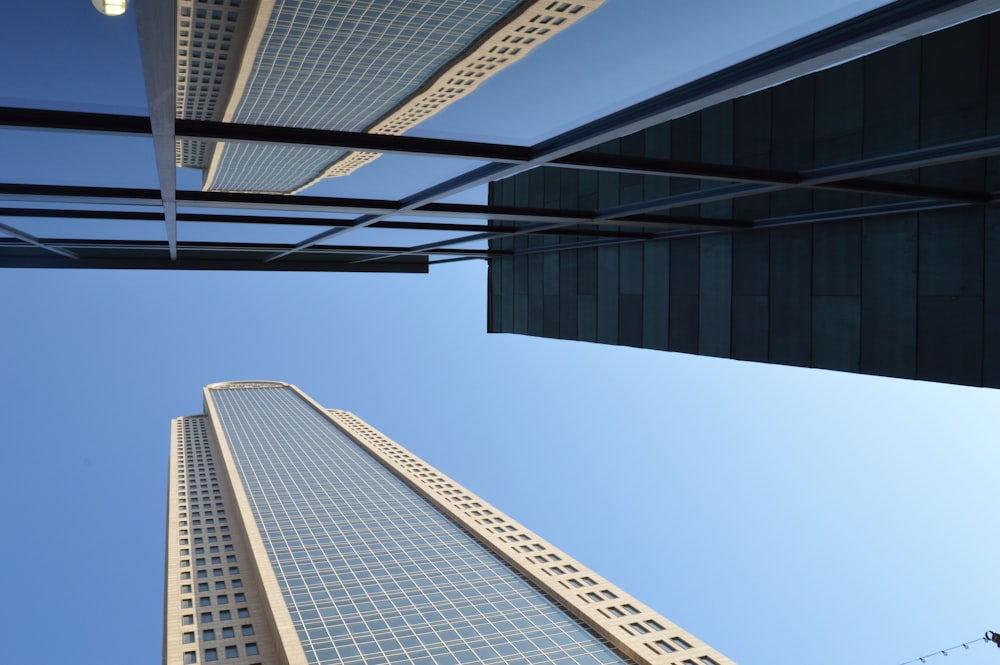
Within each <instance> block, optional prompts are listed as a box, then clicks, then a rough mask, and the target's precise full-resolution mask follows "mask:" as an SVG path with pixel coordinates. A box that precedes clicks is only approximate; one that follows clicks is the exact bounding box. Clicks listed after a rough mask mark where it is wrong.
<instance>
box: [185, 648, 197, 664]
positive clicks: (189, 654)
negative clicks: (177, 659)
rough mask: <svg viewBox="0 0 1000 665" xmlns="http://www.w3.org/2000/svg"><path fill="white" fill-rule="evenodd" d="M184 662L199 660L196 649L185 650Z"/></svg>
mask: <svg viewBox="0 0 1000 665" xmlns="http://www.w3.org/2000/svg"><path fill="white" fill-rule="evenodd" d="M184 662H185V663H197V662H198V655H197V654H196V653H195V652H194V651H185V652H184Z"/></svg>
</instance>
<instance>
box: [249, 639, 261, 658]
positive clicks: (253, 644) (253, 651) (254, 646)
mask: <svg viewBox="0 0 1000 665" xmlns="http://www.w3.org/2000/svg"><path fill="white" fill-rule="evenodd" d="M259 653H260V650H259V649H258V648H257V643H256V642H251V643H250V644H248V645H247V655H248V656H256V655H257V654H259Z"/></svg>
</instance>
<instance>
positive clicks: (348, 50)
mask: <svg viewBox="0 0 1000 665" xmlns="http://www.w3.org/2000/svg"><path fill="white" fill-rule="evenodd" d="M602 2H603V0H573V1H572V2H561V1H553V0H432V1H427V0H395V1H394V2H369V1H367V0H361V1H359V0H309V1H303V0H179V2H178V16H177V117H178V118H183V119H192V120H221V121H225V122H235V123H244V124H264V125H276V126H284V127H303V128H310V129H328V130H340V131H353V132H372V133H378V134H402V133H403V132H405V131H406V130H408V129H410V128H411V127H413V126H414V125H416V124H417V123H419V122H421V121H422V120H424V119H426V118H427V117H429V116H431V115H433V114H435V113H437V112H438V111H440V110H441V109H443V108H444V107H446V106H448V105H449V104H451V103H453V102H455V101H457V100H458V99H460V98H462V97H464V96H465V95H467V94H468V93H470V92H471V91H473V90H474V89H475V88H476V87H478V86H479V85H480V84H481V83H482V82H483V81H485V80H486V79H488V78H489V77H490V76H492V75H493V74H495V73H496V72H498V71H500V70H501V69H503V68H505V67H508V66H510V65H511V64H513V63H514V62H517V61H518V60H520V59H521V58H523V57H525V56H526V55H527V54H528V53H529V52H530V51H531V50H532V49H534V48H535V47H536V46H538V45H539V44H541V43H543V42H545V41H546V40H547V39H549V38H551V37H552V36H554V35H556V34H558V33H559V32H560V31H562V30H564V29H566V28H567V27H569V26H570V25H572V24H573V23H574V22H576V21H577V20H579V19H581V18H583V17H584V16H586V15H587V14H589V13H590V12H591V11H593V10H594V9H596V8H597V7H598V6H599V5H600V4H601V3H602ZM376 157H378V154H377V153H352V152H349V151H345V150H338V149H332V148H316V147H308V146H293V145H263V144H251V143H231V144H212V143H208V142H205V141H192V140H182V141H178V145H177V164H178V166H184V167H190V168H197V169H202V170H203V171H204V184H203V186H204V189H206V190H219V191H245V192H278V193H288V192H295V191H298V190H301V189H303V188H304V187H307V186H309V185H311V184H313V183H315V182H317V181H318V180H320V179H322V178H324V177H332V176H341V175H347V174H349V173H351V172H352V171H354V170H355V169H357V168H359V167H360V166H363V165H364V164H367V163H368V162H370V161H372V160H373V159H375V158H376Z"/></svg>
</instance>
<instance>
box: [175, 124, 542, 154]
mask: <svg viewBox="0 0 1000 665" xmlns="http://www.w3.org/2000/svg"><path fill="white" fill-rule="evenodd" d="M176 131H177V136H178V138H187V139H201V140H208V141H225V142H227V143H279V144H286V145H300V146H311V147H317V148H336V149H341V150H361V151H365V152H381V153H401V154H409V155H425V156H434V157H458V158H463V159H481V160H487V161H497V162H512V163H517V162H523V161H527V160H529V159H531V148H529V147H527V146H517V145H507V144H501V143H482V142H477V141H455V140H451V139H435V138H423V137H417V136H395V135H391V134H369V133H366V132H342V131H335V130H327V129H302V128H296V127H274V126H268V125H244V124H238V123H225V122H210V121H207V120H177V123H176Z"/></svg>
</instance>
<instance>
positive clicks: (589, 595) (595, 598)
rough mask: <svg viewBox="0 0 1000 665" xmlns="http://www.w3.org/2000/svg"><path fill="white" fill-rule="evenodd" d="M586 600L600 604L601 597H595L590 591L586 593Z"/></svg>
mask: <svg viewBox="0 0 1000 665" xmlns="http://www.w3.org/2000/svg"><path fill="white" fill-rule="evenodd" d="M587 598H590V599H591V600H593V601H597V602H600V601H601V597H600V596H598V595H597V594H596V593H594V592H593V591H590V592H588V593H587Z"/></svg>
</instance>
